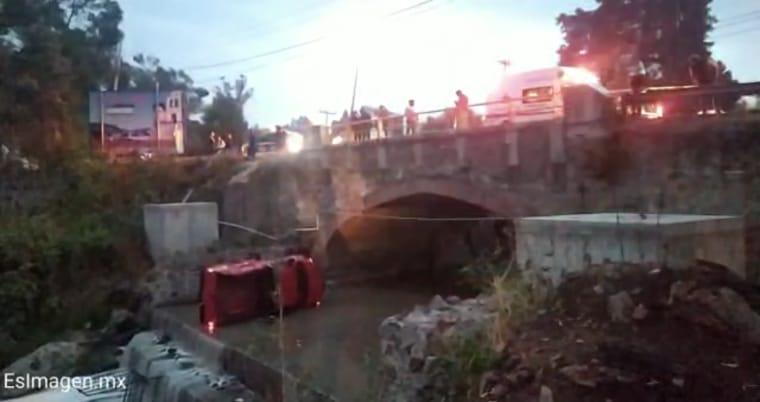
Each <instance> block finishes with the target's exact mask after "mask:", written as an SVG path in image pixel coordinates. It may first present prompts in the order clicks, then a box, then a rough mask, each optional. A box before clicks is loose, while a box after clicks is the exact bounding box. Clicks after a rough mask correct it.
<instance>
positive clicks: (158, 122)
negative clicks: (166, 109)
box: [154, 80, 161, 153]
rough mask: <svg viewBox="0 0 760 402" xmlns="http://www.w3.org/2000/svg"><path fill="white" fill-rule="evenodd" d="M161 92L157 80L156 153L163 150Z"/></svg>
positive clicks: (155, 108)
mask: <svg viewBox="0 0 760 402" xmlns="http://www.w3.org/2000/svg"><path fill="white" fill-rule="evenodd" d="M160 90H161V88H160V86H159V84H158V80H156V93H155V104H156V105H155V107H154V110H155V111H154V113H155V115H156V116H155V117H156V153H158V151H159V150H160V149H161V120H160V114H159V109H161V105H160V103H159V102H160V94H159V91H160Z"/></svg>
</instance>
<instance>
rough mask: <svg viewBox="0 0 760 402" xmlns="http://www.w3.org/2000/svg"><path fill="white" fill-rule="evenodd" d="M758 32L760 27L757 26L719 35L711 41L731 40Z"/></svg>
mask: <svg viewBox="0 0 760 402" xmlns="http://www.w3.org/2000/svg"><path fill="white" fill-rule="evenodd" d="M757 30H760V25H755V26H752V27H748V28H745V29H740V30H738V31H732V32H722V33H719V34H718V35H715V36H712V37H711V39H724V38H730V37H732V36H736V35H741V34H745V33H748V32H754V31H757Z"/></svg>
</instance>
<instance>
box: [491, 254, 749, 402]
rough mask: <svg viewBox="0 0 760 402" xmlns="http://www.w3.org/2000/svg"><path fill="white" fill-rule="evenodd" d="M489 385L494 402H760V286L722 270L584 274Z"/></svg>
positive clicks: (526, 334) (568, 285)
mask: <svg viewBox="0 0 760 402" xmlns="http://www.w3.org/2000/svg"><path fill="white" fill-rule="evenodd" d="M556 296H557V297H556V299H555V301H554V302H553V303H552V304H551V306H549V307H547V308H546V310H541V311H540V314H539V316H538V317H537V318H536V319H535V320H532V321H530V322H528V323H526V324H524V325H522V326H521V327H520V328H519V329H518V330H517V332H516V335H515V337H514V339H513V340H512V342H511V344H510V345H509V348H508V351H507V352H506V353H505V356H504V358H503V359H501V361H500V362H499V364H498V365H497V366H496V367H495V368H494V369H493V370H491V371H489V372H487V373H486V374H485V375H484V376H483V377H482V381H481V390H480V391H481V396H482V398H483V400H489V401H531V402H535V401H541V402H551V401H557V402H575V401H578V402H580V401H600V402H607V401H615V402H624V401H631V402H633V401H636V402H641V401H684V402H686V401H689V402H697V401H705V402H707V401H710V402H717V401H725V402H743V401H746V402H749V401H760V315H759V314H758V312H760V288H759V287H758V286H755V285H752V284H749V283H747V282H746V281H743V280H741V279H740V278H737V277H735V276H734V275H733V274H731V273H729V272H727V271H725V270H724V269H722V268H720V267H715V266H709V265H700V266H695V267H693V268H692V269H690V270H687V271H671V270H667V269H663V268H657V267H653V266H635V267H623V268H620V267H607V268H606V269H599V270H595V271H593V272H590V273H586V274H583V275H579V276H575V277H572V278H570V279H569V280H568V281H567V282H565V283H564V284H563V285H562V286H561V287H560V288H559V289H558V290H557V295H556Z"/></svg>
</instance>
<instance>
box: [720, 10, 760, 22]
mask: <svg viewBox="0 0 760 402" xmlns="http://www.w3.org/2000/svg"><path fill="white" fill-rule="evenodd" d="M756 15H760V9H758V10H753V11H748V12H744V13H741V14H735V15H732V16H731V17H727V18H724V19H722V20H718V24H722V23H726V22H734V21H736V20H743V19H746V18H751V17H752V16H756Z"/></svg>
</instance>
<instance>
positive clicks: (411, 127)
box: [404, 99, 417, 135]
mask: <svg viewBox="0 0 760 402" xmlns="http://www.w3.org/2000/svg"><path fill="white" fill-rule="evenodd" d="M404 116H405V117H406V135H414V134H416V133H417V112H415V111H414V99H409V106H407V107H406V110H404Z"/></svg>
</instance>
